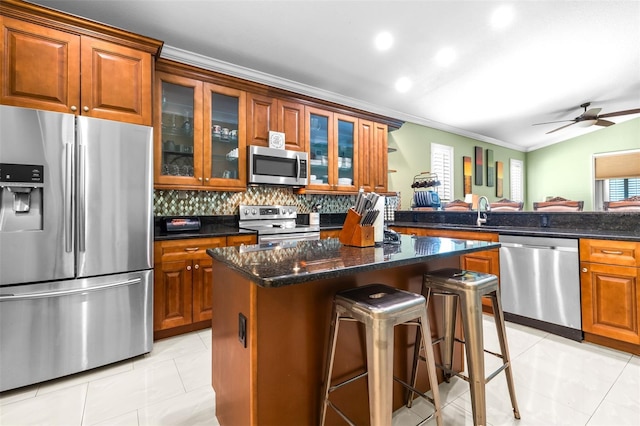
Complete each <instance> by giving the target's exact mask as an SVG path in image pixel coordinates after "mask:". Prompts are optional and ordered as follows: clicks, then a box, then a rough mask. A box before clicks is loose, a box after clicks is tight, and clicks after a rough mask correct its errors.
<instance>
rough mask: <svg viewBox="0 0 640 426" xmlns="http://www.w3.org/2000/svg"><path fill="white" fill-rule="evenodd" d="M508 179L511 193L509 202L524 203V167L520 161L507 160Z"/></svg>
mask: <svg viewBox="0 0 640 426" xmlns="http://www.w3.org/2000/svg"><path fill="white" fill-rule="evenodd" d="M509 179H510V182H511V184H510V188H511V193H510V194H509V199H510V200H511V201H524V189H523V187H524V165H523V163H522V161H520V160H514V159H513V158H512V159H510V160H509Z"/></svg>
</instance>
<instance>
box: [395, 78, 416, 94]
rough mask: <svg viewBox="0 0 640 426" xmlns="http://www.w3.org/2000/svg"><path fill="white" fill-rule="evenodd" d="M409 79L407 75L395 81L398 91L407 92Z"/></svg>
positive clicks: (409, 83) (409, 84) (409, 85)
mask: <svg viewBox="0 0 640 426" xmlns="http://www.w3.org/2000/svg"><path fill="white" fill-rule="evenodd" d="M411 84H412V83H411V80H409V78H408V77H400V78H399V79H398V81H396V90H397V91H398V92H400V93H405V92H408V91H409V89H411Z"/></svg>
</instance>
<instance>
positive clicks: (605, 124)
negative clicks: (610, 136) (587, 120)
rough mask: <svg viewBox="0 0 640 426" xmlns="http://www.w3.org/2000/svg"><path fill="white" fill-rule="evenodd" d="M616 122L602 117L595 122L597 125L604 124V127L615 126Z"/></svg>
mask: <svg viewBox="0 0 640 426" xmlns="http://www.w3.org/2000/svg"><path fill="white" fill-rule="evenodd" d="M614 124H616V123H614V122H613V121H609V120H601V119H598V121H596V122H595V125H596V126H603V127H609V126H613V125H614Z"/></svg>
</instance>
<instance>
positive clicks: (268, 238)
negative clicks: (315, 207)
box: [238, 205, 320, 244]
mask: <svg viewBox="0 0 640 426" xmlns="http://www.w3.org/2000/svg"><path fill="white" fill-rule="evenodd" d="M297 217H298V208H297V207H296V206H248V205H240V221H239V223H238V226H239V227H240V228H242V229H250V230H252V231H257V232H258V243H259V244H260V243H270V242H281V241H293V240H319V239H320V227H319V226H311V225H300V224H297V223H296V218H297Z"/></svg>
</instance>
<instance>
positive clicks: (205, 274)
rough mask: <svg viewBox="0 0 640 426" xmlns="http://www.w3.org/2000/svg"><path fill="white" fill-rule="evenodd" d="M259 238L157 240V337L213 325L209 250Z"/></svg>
mask: <svg viewBox="0 0 640 426" xmlns="http://www.w3.org/2000/svg"><path fill="white" fill-rule="evenodd" d="M255 241H256V236H255V235H237V236H236V235H234V236H229V237H216V238H193V239H185V240H167V241H156V242H155V244H154V251H155V259H154V265H155V266H154V298H153V335H154V339H162V338H165V337H169V336H174V335H177V334H182V333H187V332H190V331H194V330H199V329H203V328H207V327H210V326H211V318H212V309H211V305H212V301H213V299H212V294H211V292H212V289H213V273H212V270H211V266H212V259H211V257H210V256H209V255H208V254H207V253H206V250H207V249H208V248H215V247H225V246H227V245H234V246H235V245H240V244H253V243H255Z"/></svg>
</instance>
